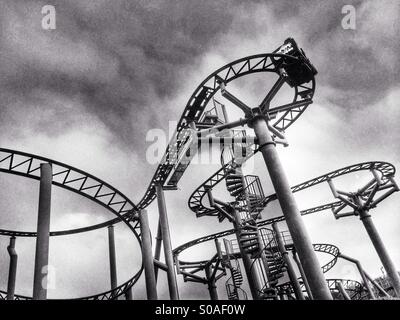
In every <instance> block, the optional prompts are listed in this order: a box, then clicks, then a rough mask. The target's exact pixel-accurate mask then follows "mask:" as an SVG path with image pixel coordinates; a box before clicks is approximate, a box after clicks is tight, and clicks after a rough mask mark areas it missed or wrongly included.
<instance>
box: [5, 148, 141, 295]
mask: <svg viewBox="0 0 400 320" xmlns="http://www.w3.org/2000/svg"><path fill="white" fill-rule="evenodd" d="M41 163H50V164H51V166H52V168H53V181H52V184H54V185H56V186H58V187H61V188H63V189H66V190H69V191H72V192H74V193H77V194H79V195H81V196H83V197H85V198H87V199H89V200H92V201H94V202H95V203H97V204H99V205H101V206H102V207H104V208H106V209H107V210H108V211H110V212H111V213H113V214H114V215H115V216H117V218H115V219H111V220H109V221H106V222H103V223H100V224H96V225H92V226H88V227H83V228H77V229H70V230H62V231H51V232H50V236H62V235H70V234H76V233H81V232H87V231H91V230H96V229H99V228H103V227H106V226H109V225H112V224H115V223H118V222H120V221H123V222H124V223H125V224H126V225H127V226H128V227H129V229H130V230H131V231H132V232H133V234H134V235H135V238H136V239H137V241H138V242H139V245H140V247H141V239H140V225H139V220H138V216H137V212H138V209H137V208H136V206H135V205H134V203H133V202H132V201H131V200H129V199H128V198H127V197H126V196H125V195H124V194H123V193H121V192H120V191H118V190H117V189H116V188H114V187H113V186H111V185H110V184H108V183H106V182H104V181H102V180H101V179H99V178H97V177H95V176H93V175H91V174H89V173H86V172H84V171H82V170H80V169H77V168H74V167H71V166H69V165H66V164H64V163H61V162H58V161H54V160H51V159H48V158H44V157H41V156H37V155H33V154H29V153H25V152H21V151H16V150H10V149H5V148H0V171H1V172H4V173H8V174H13V175H18V176H22V177H26V178H30V179H34V180H40V164H41ZM0 235H5V236H15V237H36V232H25V231H14V230H5V229H0ZM142 271H143V265H142V266H141V267H140V269H139V271H138V272H137V273H136V274H135V275H134V276H133V277H132V278H131V279H129V280H128V281H126V282H125V283H123V284H121V285H119V286H118V287H116V288H115V289H113V290H109V291H106V292H104V293H100V294H96V295H92V296H88V297H83V298H77V299H80V300H109V299H115V298H117V297H119V296H121V295H122V294H124V293H125V292H127V290H129V289H130V288H131V287H132V286H133V285H134V284H135V283H136V281H137V280H138V278H139V277H140V275H141V273H142ZM5 296H6V293H4V292H3V291H1V292H0V299H4V298H5ZM15 299H16V300H27V299H31V298H30V297H26V296H22V295H15Z"/></svg>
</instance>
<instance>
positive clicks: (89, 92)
mask: <svg viewBox="0 0 400 320" xmlns="http://www.w3.org/2000/svg"><path fill="white" fill-rule="evenodd" d="M46 4H51V5H54V6H55V8H56V29H55V30H44V29H43V28H42V24H41V20H42V18H43V14H42V13H41V9H42V7H43V6H44V5H46ZM345 4H352V5H353V6H354V7H355V9H356V29H355V30H348V29H347V30H346V29H344V28H343V27H342V24H341V22H342V19H343V17H344V15H343V14H342V7H343V5H345ZM399 13H400V3H399V2H398V1H396V0H393V1H389V0H384V1H377V0H375V1H367V0H365V1H350V0H347V1H329V2H328V1H316V0H315V1H305V0H304V1H289V0H287V1H285V0H283V1H243V2H241V1H224V0H222V1H208V0H204V1H183V0H181V1H172V0H169V1H153V0H143V1H120V0H115V1H106V0H98V1H83V0H77V1H75V0H64V1H54V0H53V1H26V0H21V1H17V0H9V1H8V0H0V26H1V27H0V108H1V109H0V110H1V111H0V145H1V147H5V148H11V149H16V150H21V151H25V152H31V153H34V154H40V155H42V156H46V157H49V158H52V159H55V160H59V161H62V162H65V163H67V164H70V165H72V166H76V167H78V168H81V169H82V170H85V171H87V172H89V173H92V174H94V175H96V176H98V177H99V178H101V179H103V180H105V181H107V182H109V183H111V184H113V185H114V186H115V187H116V188H118V189H119V190H121V191H122V192H123V193H125V194H126V195H128V196H129V197H130V198H131V199H132V200H133V201H134V202H138V201H139V200H140V199H141V197H142V195H143V194H144V192H145V189H146V188H147V184H148V182H149V181H150V179H151V177H152V175H153V173H154V170H155V168H156V165H153V164H150V163H148V161H147V160H146V150H147V148H148V147H149V145H150V144H149V142H148V141H146V135H147V133H148V131H149V130H151V129H162V130H164V131H165V132H167V133H168V128H169V121H177V120H178V119H179V117H180V115H181V113H182V110H183V108H184V106H185V104H186V102H187V100H188V98H189V97H190V95H191V94H192V92H193V91H194V89H195V88H196V87H197V85H198V84H199V83H200V82H201V81H202V80H203V79H204V78H205V77H206V76H207V75H208V74H210V73H211V72H213V71H214V70H215V69H216V68H218V67H220V66H222V65H224V64H226V63H228V62H230V61H232V60H235V59H238V58H241V57H243V56H247V55H252V54H256V53H265V52H271V51H273V50H274V49H275V48H276V47H278V46H279V45H280V44H281V43H282V42H283V41H284V40H285V39H286V38H287V37H294V38H295V39H296V41H297V42H298V43H299V45H300V46H301V47H302V48H304V50H305V51H306V53H307V55H308V57H309V58H310V60H311V61H312V62H313V64H314V65H315V66H316V68H317V69H318V72H319V73H318V75H317V78H316V79H317V90H316V94H315V99H314V104H313V105H311V106H310V108H309V109H308V110H307V111H306V112H305V114H304V115H303V116H302V117H301V118H300V119H299V120H298V122H296V124H295V125H293V127H291V128H290V130H288V132H287V138H288V141H289V143H290V146H289V147H288V148H282V147H279V152H280V155H281V158H282V162H283V164H284V166H285V169H286V171H287V174H288V177H289V180H290V182H291V183H292V184H296V183H299V182H301V181H304V180H307V179H309V178H312V177H314V176H317V175H320V174H322V173H326V172H329V171H331V170H334V169H338V168H340V167H342V166H347V165H350V164H353V163H358V162H363V161H370V160H384V161H389V162H391V163H393V164H394V165H395V166H397V167H399V164H400V148H399V144H398V140H399V138H400V129H399V127H398V126H397V122H398V119H399V116H400V111H399V108H398V105H397V104H398V101H399V99H400V86H399V76H398V75H399V71H400V60H399V59H398V56H397V55H398V53H399V52H400V41H399V39H398V35H399V34H400V19H399ZM260 81H261V80H260ZM251 84H252V85H251V86H249V85H247V86H246V85H243V89H246V90H247V92H240V96H241V97H242V98H243V99H244V100H246V101H251V102H252V103H253V102H254V101H258V100H257V99H258V97H255V94H256V93H262V92H264V91H263V89H264V87H260V86H258V87H256V86H253V84H254V85H257V84H258V82H257V81H254V80H253V82H251ZM235 89H237V88H235ZM246 90H244V91H246ZM235 92H239V91H235ZM262 97H263V96H262V95H261V96H260V99H262ZM229 112H231V111H229ZM260 160H261V159H259V155H258V156H257V157H256V159H255V161H254V166H252V168H247V172H248V173H252V174H257V175H259V176H260V177H261V180H262V181H263V186H264V191H265V192H266V193H270V192H272V191H273V190H272V187H271V184H270V181H269V180H268V177H267V174H266V170H265V166H264V164H263V163H262V161H260ZM217 169H218V166H202V165H194V166H192V167H191V168H189V170H188V171H187V172H186V174H185V176H184V177H183V179H182V181H181V183H180V185H179V187H180V190H179V191H175V192H168V193H167V194H166V197H167V205H168V209H169V217H170V227H171V232H172V244H173V247H176V246H178V245H180V244H182V243H184V242H186V241H189V240H191V239H193V238H194V237H199V236H203V235H206V234H207V233H210V232H215V231H218V230H224V229H226V228H230V227H231V226H229V224H228V223H223V224H217V223H216V221H215V220H214V219H213V218H208V217H203V218H200V219H196V218H195V216H194V214H193V213H192V212H190V210H189V208H188V207H187V199H188V197H189V196H190V194H191V193H192V192H193V190H194V188H195V187H196V186H198V185H199V184H201V183H202V181H203V180H205V178H206V177H208V176H210V175H211V174H212V173H213V172H214V171H215V170H217ZM365 179H366V178H365V177H364V176H361V175H360V176H355V177H354V179H353V178H352V179H351V180H343V187H342V188H344V189H346V188H347V189H348V188H353V187H354V188H356V187H357V183H360V184H362V182H363V181H365ZM0 185H1V189H2V192H1V193H0V208H1V215H0V223H1V228H4V229H5V228H10V229H15V230H29V231H32V230H34V229H35V224H36V211H37V193H38V185H37V182H32V181H27V180H26V179H24V178H19V177H15V176H9V175H7V174H4V173H3V174H1V179H0ZM296 198H297V199H298V202H299V206H300V207H301V209H304V208H307V207H309V206H312V205H317V204H322V203H324V201H331V200H332V199H331V197H330V195H329V192H328V190H327V188H326V186H323V187H321V188H314V189H312V190H310V191H307V192H304V193H303V194H298V195H296ZM399 205H400V196H399V194H395V195H393V196H392V197H390V198H389V199H387V200H386V201H384V202H383V203H382V204H381V205H380V206H379V207H378V208H377V209H375V210H374V212H373V217H374V220H375V222H376V225H377V228H378V230H379V231H380V232H381V235H382V238H383V240H384V242H385V243H386V245H387V247H388V250H389V252H390V254H391V255H392V257H393V260H394V261H395V263H396V264H397V265H400V252H399V251H398V250H397V248H398V246H399V244H400V239H399V237H398V233H397V230H398V229H399V227H400V219H399V218H398V208H399ZM52 208H53V212H52V222H51V226H52V229H53V230H56V229H58V230H59V229H62V228H70V227H75V226H85V225H88V224H92V223H95V222H100V221H105V220H106V219H108V218H111V215H110V214H109V213H107V212H104V210H103V209H101V208H99V207H98V206H96V205H93V204H91V203H89V202H88V201H86V200H82V199H81V198H79V197H78V196H76V195H70V194H68V193H67V192H64V191H62V190H57V188H54V193H53V207H52ZM149 213H150V220H151V221H150V223H151V227H152V230H153V232H155V231H156V225H157V210H156V206H155V205H154V204H153V205H151V206H150V207H149ZM276 214H279V207H278V206H276V205H275V204H273V205H272V206H271V207H270V208H267V209H266V210H265V211H264V213H263V217H265V218H267V217H269V216H272V215H276ZM305 222H306V224H307V227H308V229H309V232H310V234H311V236H312V239H313V242H315V243H317V242H318V243H321V242H324V243H333V244H336V245H338V246H339V247H340V248H341V250H342V251H343V253H346V254H348V255H351V256H353V257H355V258H358V259H360V260H361V262H362V263H363V264H364V266H365V268H366V270H367V271H368V272H369V273H370V274H373V275H376V276H377V275H380V274H381V271H380V268H381V263H380V261H379V259H378V257H377V255H376V253H375V251H374V250H373V247H372V245H371V243H370V242H369V240H368V237H367V236H366V232H365V230H363V228H362V225H361V222H360V221H359V220H358V219H357V218H356V217H350V218H346V219H342V220H339V221H335V220H334V218H333V216H332V214H331V213H330V212H323V213H319V214H316V215H312V216H308V217H306V218H305ZM116 232H117V258H118V277H119V283H122V281H125V280H127V279H128V278H129V276H130V275H132V273H134V272H136V271H137V268H138V266H139V265H140V253H139V252H138V250H137V244H136V243H135V240H134V238H133V236H132V235H131V234H130V233H129V231H128V230H127V228H126V227H124V226H122V225H118V227H117V228H116ZM7 243H8V239H6V238H3V239H1V240H0V250H1V251H2V252H3V259H0V269H1V272H0V287H1V289H2V290H4V289H5V288H6V282H7V270H8V258H7V253H6V246H7ZM50 250H51V252H50V263H51V264H52V265H53V266H54V267H55V269H56V271H57V276H56V285H55V288H54V289H51V290H49V296H50V297H58V298H62V297H77V296H82V295H89V294H94V293H97V292H100V291H105V290H107V289H108V288H109V285H110V284H109V279H108V256H107V231H106V230H99V231H94V232H90V233H87V234H84V235H76V236H68V237H61V238H57V239H52V241H51V248H50ZM17 251H18V253H19V269H18V276H17V293H21V294H25V295H31V292H32V283H33V258H34V240H33V239H17ZM211 255H213V250H212V247H205V248H202V247H199V248H197V249H193V250H192V251H191V253H189V252H188V255H186V257H194V256H196V257H200V256H201V257H208V256H211ZM321 259H322V260H323V257H322V258H321ZM99 266H100V268H99ZM327 277H332V278H334V277H345V278H349V277H350V278H354V279H357V278H358V275H357V274H356V273H355V272H354V270H353V269H351V267H349V266H348V265H345V264H338V265H337V266H336V267H335V268H334V269H333V270H332V271H330V273H329V274H328V275H327ZM165 282H166V280H165V277H163V276H161V278H160V283H159V290H160V296H161V297H164V298H167V297H168V293H167V290H166V287H165ZM179 284H180V292H181V297H182V298H207V297H208V295H207V291H206V288H205V286H202V285H196V284H188V283H183V282H182V281H181V279H179ZM223 287H224V285H223V282H222V281H221V282H220V294H221V295H222V294H223ZM134 296H135V297H136V298H138V299H139V298H144V297H145V290H144V283H143V279H141V280H140V281H139V283H138V285H137V286H136V287H135V289H134Z"/></svg>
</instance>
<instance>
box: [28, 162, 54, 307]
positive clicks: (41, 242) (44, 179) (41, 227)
mask: <svg viewBox="0 0 400 320" xmlns="http://www.w3.org/2000/svg"><path fill="white" fill-rule="evenodd" d="M52 180H53V176H52V167H51V165H50V164H49V163H42V164H41V165H40V187H39V210H38V220H37V237H36V253H35V271H34V276H33V299H34V300H46V298H47V275H48V263H49V239H50V211H51V183H52Z"/></svg>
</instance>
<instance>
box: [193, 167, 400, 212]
mask: <svg viewBox="0 0 400 320" xmlns="http://www.w3.org/2000/svg"><path fill="white" fill-rule="evenodd" d="M230 166H232V164H226V165H225V166H224V167H222V168H221V169H219V170H218V171H216V172H215V173H214V174H213V175H212V176H211V177H209V178H208V179H207V180H206V181H205V182H203V183H202V184H201V185H200V186H199V187H198V188H197V189H196V190H195V191H194V192H193V193H192V195H191V196H190V198H189V200H188V205H189V208H190V209H191V210H192V211H193V212H195V213H196V215H197V216H204V215H208V216H215V215H216V210H215V209H214V208H210V207H207V206H205V205H204V204H203V202H202V200H203V198H204V196H206V194H207V188H213V187H214V186H216V185H217V184H218V183H220V182H221V181H222V180H224V179H225V177H226V176H227V173H226V169H229V167H230ZM372 169H374V170H376V171H378V172H380V173H381V174H382V178H383V180H385V179H386V180H387V178H388V177H391V176H394V174H395V172H396V169H395V167H394V166H393V165H392V164H390V163H388V162H382V161H370V162H362V163H358V164H354V165H351V166H347V167H344V168H341V169H338V170H335V171H331V172H329V173H327V174H324V175H321V176H319V177H316V178H313V179H310V180H307V181H305V182H302V183H300V184H298V185H295V186H293V187H292V188H291V189H292V192H293V193H295V192H299V191H302V190H305V189H307V188H310V187H313V186H315V185H318V184H320V183H323V182H327V181H328V179H333V178H337V177H339V176H343V175H346V174H349V173H353V172H357V171H363V170H364V171H369V170H372ZM276 199H277V197H276V194H270V195H268V196H266V197H265V198H264V200H263V201H262V205H263V206H264V207H265V206H267V204H268V203H269V202H271V201H274V200H276ZM342 204H343V202H342V201H336V202H333V203H329V204H326V205H321V206H318V207H315V208H310V209H308V210H304V211H302V214H303V215H305V214H311V213H314V212H318V211H323V210H326V209H332V208H335V207H339V206H341V205H342Z"/></svg>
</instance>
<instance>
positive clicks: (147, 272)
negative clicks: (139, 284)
mask: <svg viewBox="0 0 400 320" xmlns="http://www.w3.org/2000/svg"><path fill="white" fill-rule="evenodd" d="M139 218H140V233H141V238H142V260H143V265H144V276H145V281H146V291H147V299H148V300H157V299H158V297H157V283H156V277H155V275H154V261H153V252H152V250H151V234H150V227H149V218H148V216H147V210H145V209H143V210H141V211H140V215H139Z"/></svg>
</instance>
